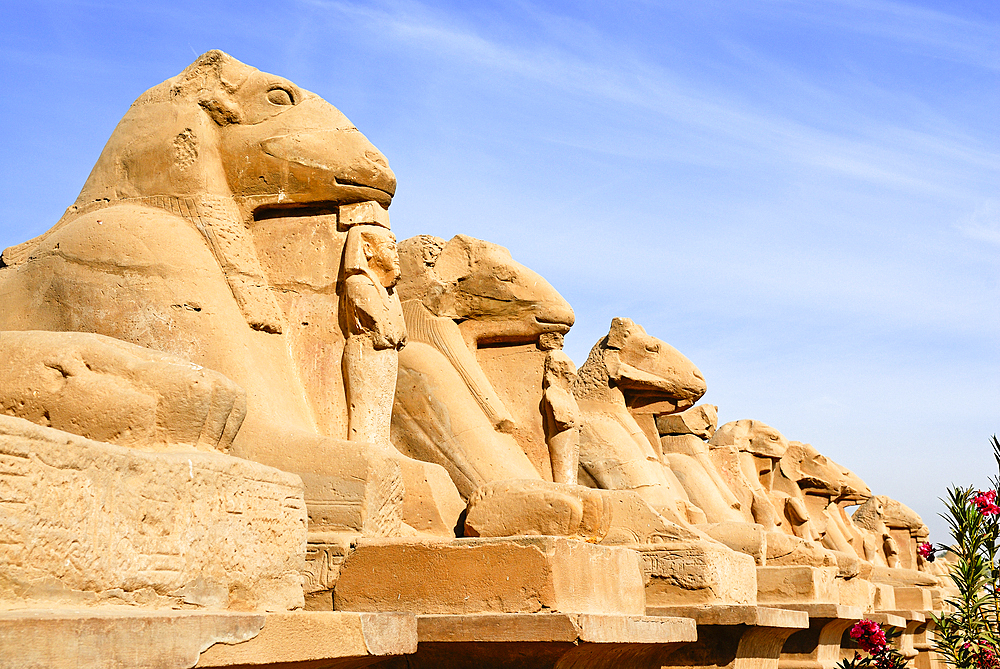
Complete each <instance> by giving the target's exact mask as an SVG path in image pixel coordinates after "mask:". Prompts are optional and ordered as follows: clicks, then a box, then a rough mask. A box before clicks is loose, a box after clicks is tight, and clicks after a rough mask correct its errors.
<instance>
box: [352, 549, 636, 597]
mask: <svg viewBox="0 0 1000 669" xmlns="http://www.w3.org/2000/svg"><path fill="white" fill-rule="evenodd" d="M333 603H334V608H335V609H337V610H339V611H409V612H412V613H419V614H456V613H460V614H467V613H535V612H539V611H543V610H544V611H550V612H559V613H603V614H624V615H643V614H644V613H645V611H646V603H645V594H644V589H643V578H642V571H641V568H640V564H639V554H638V553H636V552H635V551H633V550H629V549H626V548H613V547H610V546H596V545H593V544H587V543H583V542H580V541H573V540H570V539H562V538H557V537H514V538H507V539H480V538H475V539H454V540H452V541H437V540H412V539H362V540H359V541H358V543H357V545H356V546H355V547H354V549H353V550H352V551H351V552H350V553H349V554H348V555H347V559H346V560H345V561H344V564H343V565H342V566H341V568H340V576H339V578H338V580H337V585H336V587H335V589H334V593H333Z"/></svg>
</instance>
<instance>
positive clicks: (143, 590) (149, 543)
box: [0, 416, 306, 611]
mask: <svg viewBox="0 0 1000 669" xmlns="http://www.w3.org/2000/svg"><path fill="white" fill-rule="evenodd" d="M0 537H2V540H0V581H3V582H5V587H0V603H2V605H3V607H4V608H28V607H44V606H56V607H60V606H62V607H66V606H75V607H84V606H94V605H100V604H133V605H141V606H149V607H165V606H172V607H180V606H192V607H206V608H214V609H224V608H227V607H234V608H239V609H244V610H245V609H258V610H279V611H280V610H286V609H291V608H295V607H301V606H302V585H301V584H302V576H301V574H300V570H301V569H302V564H303V557H304V549H305V541H306V507H305V502H304V501H303V495H302V482H301V481H300V479H299V477H297V476H295V475H293V474H288V473H285V472H282V471H279V470H277V469H274V468H271V467H266V466H264V465H261V464H258V463H256V462H250V461H248V460H241V459H239V458H234V457H230V456H228V455H223V454H221V453H210V452H202V451H194V450H192V451H191V452H168V453H163V452H146V451H139V450H135V449H131V448H125V447H122V446H115V445H112V444H107V443H103V442H97V441H91V440H89V439H84V438H83V437H78V436H75V435H72V434H69V433H67V432H62V431H59V430H54V429H52V428H47V427H40V426H38V425H35V424H34V423H30V422H28V421H26V420H22V419H20V418H13V417H10V416H0Z"/></svg>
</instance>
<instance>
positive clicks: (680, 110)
mask: <svg viewBox="0 0 1000 669" xmlns="http://www.w3.org/2000/svg"><path fill="white" fill-rule="evenodd" d="M4 10H5V11H4V17H5V20H4V22H3V24H2V25H0V45H2V46H0V72H2V80H3V81H4V82H5V84H6V88H7V96H8V97H7V103H5V104H4V105H3V106H2V107H0V114H2V118H3V122H4V127H5V128H6V136H5V141H4V143H3V147H2V148H0V156H2V160H0V196H2V197H0V202H2V205H0V247H5V246H8V245H11V244H15V243H18V242H21V241H23V240H25V239H27V238H29V237H31V236H33V235H36V234H38V233H40V232H42V231H44V230H46V229H47V228H48V227H50V226H51V225H52V224H53V223H54V222H55V221H56V220H57V219H58V218H59V216H60V215H61V213H62V211H63V210H64V209H65V207H67V206H68V205H69V204H71V203H72V201H73V200H74V199H75V198H76V195H77V193H78V192H79V190H80V188H81V186H82V185H83V182H84V180H85V179H86V176H87V174H88V173H89V171H90V168H91V167H92V165H93V163H94V162H95V161H96V159H97V156H98V155H99V153H100V151H101V148H102V147H103V145H104V142H105V141H106V139H107V138H108V136H109V135H110V133H111V131H112V129H113V128H114V126H115V124H116V123H117V122H118V120H119V119H120V118H121V116H122V115H123V114H124V113H125V111H126V109H127V108H128V105H129V104H131V102H132V101H133V100H134V99H135V98H136V97H138V95H139V94H140V93H141V92H142V91H144V90H145V89H147V88H149V87H151V86H153V85H155V84H157V83H159V82H160V81H162V80H164V79H166V78H168V77H171V76H173V75H175V74H177V73H178V72H179V71H180V70H182V69H183V68H184V67H185V66H187V65H188V64H189V63H190V62H191V61H192V60H194V58H195V57H196V55H198V54H200V53H202V52H204V51H207V50H209V49H212V48H219V49H223V50H225V51H227V52H229V53H231V54H232V55H233V56H235V57H237V58H239V59H240V60H242V61H244V62H246V63H248V64H250V65H253V66H255V67H258V68H260V69H262V70H265V71H269V72H273V73H275V74H280V75H283V76H286V77H288V78H289V79H291V80H293V81H295V82H296V83H297V84H299V85H301V86H303V87H304V88H307V89H309V90H312V91H314V92H316V93H318V94H320V95H321V96H323V97H324V98H326V99H327V100H329V101H330V102H332V103H333V104H334V105H336V106H337V107H339V108H340V109H341V110H342V111H343V112H344V113H345V114H347V116H348V117H349V118H350V119H351V120H352V121H353V122H354V123H355V125H357V126H358V127H359V128H360V129H361V130H362V132H364V133H365V134H366V135H367V136H368V137H369V139H371V140H372V142H373V143H374V144H375V145H376V146H378V147H379V148H380V149H381V150H382V152H383V153H384V154H385V155H386V156H387V157H388V159H389V163H390V165H391V166H392V167H393V169H394V171H395V172H396V175H397V178H398V180H399V188H398V191H397V195H396V199H395V200H394V203H393V206H392V209H391V212H390V213H391V215H392V221H393V228H394V229H395V230H396V234H397V236H399V237H400V238H404V237H409V236H411V235H414V234H420V233H428V234H435V235H438V236H441V237H450V236H452V235H454V234H457V233H465V234H469V235H472V236H475V237H480V238H483V239H487V240H490V241H493V242H497V243H500V244H502V245H504V246H506V247H508V248H509V249H510V250H511V252H512V253H513V255H514V258H515V259H517V260H519V261H521V262H522V263H524V264H525V265H528V266H529V267H531V268H532V269H535V270H536V271H538V272H539V273H540V274H542V276H544V277H546V278H547V279H548V280H549V281H550V282H551V283H552V284H553V285H554V286H556V288H557V289H559V290H560V292H562V294H563V295H564V296H565V297H566V298H567V299H568V300H569V301H570V303H571V304H572V305H573V307H574V309H575V310H576V314H577V325H576V326H575V327H574V328H573V331H572V332H571V333H570V335H569V336H568V337H567V351H568V352H569V354H570V355H571V356H572V357H573V358H574V360H576V362H577V364H581V363H582V362H583V360H584V359H585V358H586V354H587V351H588V350H589V348H590V346H591V345H592V344H593V343H594V342H595V341H596V340H597V339H599V338H600V337H601V336H603V334H605V333H606V332H607V328H608V325H609V323H610V321H611V319H612V318H613V317H614V316H628V317H631V318H633V319H634V320H635V321H637V322H639V323H641V324H642V325H644V326H645V327H646V329H647V331H649V332H650V333H651V334H654V335H656V336H658V337H660V338H661V339H664V340H666V341H668V342H669V343H671V344H672V345H674V346H676V347H677V348H678V349H680V350H681V351H682V352H684V353H685V354H686V355H687V356H688V357H690V358H691V359H692V360H694V361H695V363H696V364H698V365H699V367H700V368H701V370H702V372H703V373H704V374H705V377H706V379H707V381H708V388H709V391H708V394H707V395H706V397H705V401H706V402H710V403H713V404H717V405H719V414H720V420H722V421H729V420H736V419H739V418H756V419H759V420H762V421H764V422H766V423H769V424H771V425H773V426H774V427H776V428H778V429H779V430H781V431H782V432H783V433H784V434H785V435H786V436H787V437H789V438H790V439H796V440H800V441H806V442H810V443H812V444H813V445H814V446H816V447H817V448H818V449H819V450H820V451H821V452H823V453H825V454H827V455H829V456H830V457H832V458H833V459H835V460H837V461H838V462H840V463H842V464H844V465H846V466H848V467H850V468H852V469H854V470H855V471H856V472H857V473H859V474H860V475H861V476H862V477H863V478H864V479H865V480H866V481H867V482H868V483H869V485H871V487H872V488H873V489H874V490H875V491H876V492H877V493H880V494H888V495H891V496H893V497H896V498H898V499H901V500H902V501H904V502H905V503H907V504H909V505H910V506H912V507H913V508H915V509H916V510H917V511H918V512H919V513H921V514H922V515H923V517H924V519H925V521H926V522H927V523H928V524H929V525H931V528H932V531H933V534H934V536H935V537H936V538H937V539H939V540H943V539H944V535H943V532H944V525H943V523H942V522H941V521H940V520H939V519H937V517H936V515H937V513H938V512H939V511H940V507H939V504H938V502H937V498H938V497H939V496H941V495H943V493H944V489H945V487H946V486H947V485H949V484H952V483H963V484H966V483H969V484H976V485H986V475H987V474H988V473H989V472H991V471H993V470H994V469H993V467H994V465H993V463H992V459H991V457H990V455H989V448H988V438H989V436H990V435H991V434H993V433H994V432H1000V272H998V262H997V259H998V256H1000V132H998V130H1000V113H998V111H997V110H998V109H1000V4H998V3H996V2H993V1H992V0H983V1H981V2H961V1H957V2H956V1H953V2H930V1H928V2H891V1H879V0H732V1H727V0H702V1H699V2H652V1H648V2H631V3H629V2H620V3H608V2H586V1H584V2H573V3H557V2H549V3H532V2H502V3H499V2H498V3H490V2H477V3H468V2H454V3H448V2H337V1H324V0H313V1H301V2H251V1H241V2H217V3H211V2H198V3H195V2H177V1H173V2H169V3H165V2H158V1H152V2H146V3H142V6H141V7H139V3H132V2H96V1H95V2H37V3H20V2H18V3H15V2H5V3H4ZM0 308H2V307H0Z"/></svg>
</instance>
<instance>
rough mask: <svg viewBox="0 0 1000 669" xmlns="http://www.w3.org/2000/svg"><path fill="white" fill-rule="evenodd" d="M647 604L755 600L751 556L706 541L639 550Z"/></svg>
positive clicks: (745, 604) (666, 604) (743, 601)
mask: <svg viewBox="0 0 1000 669" xmlns="http://www.w3.org/2000/svg"><path fill="white" fill-rule="evenodd" d="M640 555H641V556H642V571H643V576H644V578H645V583H646V606H647V607H650V606H668V605H698V604H717V605H727V604H728V605H743V606H752V605H754V604H756V603H757V572H756V567H755V566H754V559H753V558H752V557H751V556H749V555H744V554H743V553H737V552H736V551H733V550H731V549H729V548H727V547H726V546H723V545H722V544H715V543H710V542H708V541H700V542H699V541H693V542H670V543H667V544H654V545H651V546H648V547H642V548H641V549H640Z"/></svg>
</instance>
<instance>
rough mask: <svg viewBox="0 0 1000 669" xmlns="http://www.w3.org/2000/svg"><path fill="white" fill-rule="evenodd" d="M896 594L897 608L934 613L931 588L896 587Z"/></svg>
mask: <svg viewBox="0 0 1000 669" xmlns="http://www.w3.org/2000/svg"><path fill="white" fill-rule="evenodd" d="M893 590H894V592H895V599H896V606H898V607H899V608H901V609H910V610H913V611H933V610H934V599H933V593H932V592H931V590H930V589H929V588H921V587H919V586H904V587H901V586H896V587H895V588H893Z"/></svg>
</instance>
